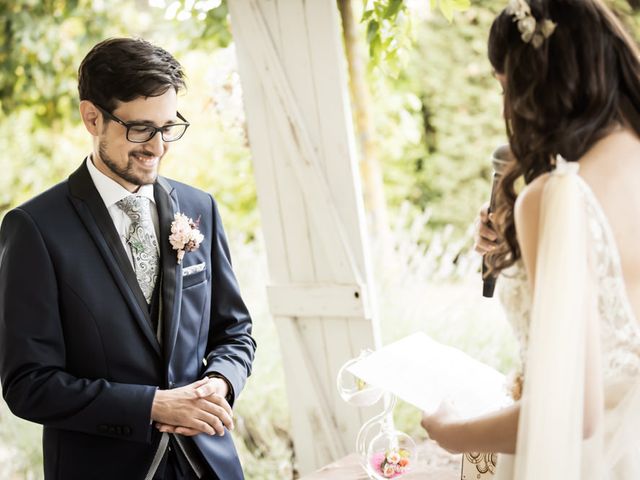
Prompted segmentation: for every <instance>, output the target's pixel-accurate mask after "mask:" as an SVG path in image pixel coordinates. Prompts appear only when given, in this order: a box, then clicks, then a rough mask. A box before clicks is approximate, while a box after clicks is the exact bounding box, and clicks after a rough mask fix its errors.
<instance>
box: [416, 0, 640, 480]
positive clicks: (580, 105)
mask: <svg viewBox="0 0 640 480" xmlns="http://www.w3.org/2000/svg"><path fill="white" fill-rule="evenodd" d="M489 59H490V61H491V63H492V65H493V67H494V69H495V75H496V77H497V79H498V80H499V82H500V84H501V85H502V88H503V90H504V114H505V119H506V125H507V132H508V136H509V143H510V146H511V150H512V152H513V154H514V157H515V159H516V160H514V161H513V162H512V163H511V164H510V167H509V169H508V171H507V172H506V173H505V174H504V176H503V177H502V181H501V185H500V191H499V197H498V198H499V204H498V208H497V210H496V212H495V218H494V224H495V225H496V229H497V232H498V239H497V242H496V243H495V248H492V249H491V251H490V252H489V253H488V254H487V259H488V262H489V264H490V265H491V268H492V269H493V271H494V272H496V273H498V272H500V273H501V275H500V283H501V290H502V293H501V297H502V300H503V303H504V305H505V309H506V311H507V316H508V318H509V320H510V322H511V323H512V325H513V328H514V331H515V332H516V335H517V337H518V339H519V341H520V346H521V352H522V364H523V375H522V382H521V384H522V385H523V388H522V395H521V396H520V394H519V393H518V392H516V394H515V395H514V400H515V402H514V403H513V405H512V406H510V407H508V408H505V409H503V410H500V411H496V412H494V413H491V414H488V415H485V416H482V417H479V418H476V419H472V420H465V421H460V420H456V418H455V416H454V414H453V413H452V412H451V411H450V410H449V409H448V407H446V406H443V407H441V408H440V409H439V410H438V411H437V412H435V413H433V414H429V415H427V414H425V416H424V417H423V420H422V425H423V427H424V428H425V429H426V430H427V432H428V434H429V436H430V437H431V438H432V439H434V440H436V441H437V442H438V443H440V444H441V445H442V446H443V447H444V448H446V449H448V450H451V451H458V452H465V451H466V452H498V453H500V455H499V457H498V467H497V472H496V478H498V479H500V480H503V479H504V480H506V479H516V480H542V479H543V480H555V479H557V480H560V479H562V480H578V479H581V480H582V479H598V480H600V479H607V480H623V479H624V480H628V479H638V478H640V449H639V447H640V433H639V432H640V324H639V323H638V319H640V248H638V247H639V245H640V50H639V49H638V48H637V46H636V44H635V43H634V41H633V40H632V39H631V38H630V36H629V35H628V33H627V32H626V31H625V30H624V28H623V27H622V25H621V23H620V21H619V20H618V19H617V18H616V17H615V16H614V14H613V13H612V12H611V11H610V10H609V9H608V8H607V7H606V6H605V5H604V4H603V3H602V1H601V0H528V1H526V0H512V1H511V2H510V3H509V5H508V7H507V8H505V10H504V11H502V12H501V13H500V14H499V15H498V17H497V18H496V19H495V21H494V23H493V26H492V28H491V33H490V37H489ZM520 179H523V180H524V184H525V186H524V188H522V189H518V188H517V187H518V185H519V181H520ZM518 190H520V191H519V193H517V191H518ZM482 248H483V249H485V250H486V249H487V248H488V247H487V245H486V241H485V245H484V246H483V247H482ZM515 390H517V389H515Z"/></svg>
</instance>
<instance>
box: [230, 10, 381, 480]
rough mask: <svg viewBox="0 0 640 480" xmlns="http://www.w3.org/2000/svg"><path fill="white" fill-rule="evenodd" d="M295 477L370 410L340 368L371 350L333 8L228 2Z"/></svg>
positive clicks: (368, 286)
mask: <svg viewBox="0 0 640 480" xmlns="http://www.w3.org/2000/svg"><path fill="white" fill-rule="evenodd" d="M229 9H230V13H231V23H232V30H233V35H234V39H235V42H236V51H237V56H238V65H239V70H240V78H241V83H242V88H243V92H244V104H245V111H246V116H247V123H248V129H249V139H250V144H251V151H252V156H253V163H254V170H255V176H256V183H257V191H258V204H259V209H260V215H261V221H262V226H263V231H264V235H265V242H266V248H267V259H268V265H269V276H270V280H269V285H268V287H267V288H268V298H269V304H270V311H271V314H272V315H273V316H274V318H275V320H276V325H277V328H278V332H279V338H280V344H281V351H282V356H283V363H284V367H285V375H286V383H287V394H288V399H289V406H290V411H291V420H292V435H293V441H294V448H295V453H296V459H297V467H298V469H299V471H300V472H301V473H303V474H304V473H308V472H310V471H312V470H314V469H316V468H319V467H320V466H322V465H325V464H327V463H329V462H330V461H333V460H336V459H337V458H339V457H342V456H344V455H345V454H347V453H348V452H350V451H353V449H354V443H355V438H356V434H357V432H358V430H359V428H360V427H361V425H362V423H363V422H364V421H366V419H368V418H369V417H371V416H372V415H373V414H374V413H375V411H372V410H371V409H370V410H369V411H361V410H358V409H356V408H355V407H351V406H349V405H347V404H345V403H344V402H343V401H342V399H341V398H340V397H339V395H338V393H337V391H336V382H335V378H336V374H337V372H338V369H339V368H340V366H341V365H342V364H343V363H344V362H345V361H347V360H348V359H350V358H353V357H355V356H357V355H358V354H359V353H360V351H361V350H362V349H365V348H376V347H377V346H378V345H379V335H378V327H377V321H376V318H375V311H376V310H375V299H374V298H373V295H372V294H371V292H372V291H373V290H372V282H371V269H370V261H369V257H368V247H367V236H366V234H365V225H364V210H363V203H362V195H361V185H360V179H359V172H358V164H357V161H356V155H355V147H354V145H355V142H354V133H353V127H352V121H351V110H350V102H349V93H348V88H347V77H346V60H345V56H344V49H343V44H342V36H341V24H340V17H339V14H338V10H337V6H336V2H335V0H229Z"/></svg>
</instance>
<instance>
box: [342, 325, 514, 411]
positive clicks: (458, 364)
mask: <svg viewBox="0 0 640 480" xmlns="http://www.w3.org/2000/svg"><path fill="white" fill-rule="evenodd" d="M348 371H349V372H351V373H352V374H353V375H355V376H356V377H359V378H361V379H362V380H364V381H365V382H367V383H368V384H370V385H373V386H375V387H379V388H382V389H384V390H386V391H388V392H391V393H393V394H394V395H396V396H397V397H399V398H401V399H402V400H404V401H406V402H409V403H411V404H412V405H414V406H416V407H418V408H420V409H422V410H424V411H426V412H434V411H435V410H436V409H437V408H438V406H439V405H440V403H441V402H442V401H443V400H448V401H450V402H451V403H453V405H454V408H455V410H456V411H457V413H458V415H459V416H460V417H461V418H471V417H474V416H477V415H481V414H483V413H487V412H490V411H493V410H495V409H497V408H500V407H503V406H506V405H509V404H510V403H512V401H511V399H510V398H509V396H508V395H507V391H506V387H505V376H504V375H503V374H501V373H500V372H498V371H497V370H495V369H493V368H491V367H489V366H488V365H485V364H484V363H481V362H479V361H477V360H475V359H473V358H472V357H470V356H469V355H467V354H466V353H464V352H462V351H461V350H458V349H456V348H453V347H449V346H446V345H443V344H441V343H438V342H436V341H435V340H433V339H431V337H429V336H428V335H426V334H425V333H422V332H418V333H414V334H412V335H410V336H408V337H405V338H403V339H401V340H398V341H397V342H394V343H392V344H390V345H387V346H385V347H383V348H381V349H379V350H377V351H375V352H373V353H372V354H370V355H369V356H367V357H365V358H363V359H362V360H360V361H358V362H356V363H354V364H353V365H351V367H349V368H348Z"/></svg>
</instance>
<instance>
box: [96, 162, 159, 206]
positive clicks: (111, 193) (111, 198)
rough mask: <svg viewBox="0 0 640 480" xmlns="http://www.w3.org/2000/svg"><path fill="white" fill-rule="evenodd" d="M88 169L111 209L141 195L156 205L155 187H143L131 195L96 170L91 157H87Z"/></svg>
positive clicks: (105, 202)
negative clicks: (130, 196) (132, 196)
mask: <svg viewBox="0 0 640 480" xmlns="http://www.w3.org/2000/svg"><path fill="white" fill-rule="evenodd" d="M87 169H88V170H89V175H90V176H91V180H93V184H94V185H95V186H96V189H97V190H98V193H99V194H100V196H101V197H102V201H103V202H104V204H105V205H106V207H107V208H109V207H110V206H111V205H115V204H116V203H117V202H119V201H120V200H122V199H123V198H125V197H128V196H129V195H139V196H141V197H146V198H148V199H149V200H151V201H152V202H153V203H154V204H155V198H154V197H153V185H142V186H141V187H140V188H139V189H138V191H137V192H135V194H134V193H131V192H130V191H129V190H127V189H126V188H124V187H123V186H122V185H120V184H119V183H118V182H116V181H115V180H113V179H111V178H109V177H107V176H106V175H105V174H104V173H102V172H101V171H100V170H98V169H97V168H96V166H95V165H94V164H93V161H92V160H91V155H89V156H88V157H87Z"/></svg>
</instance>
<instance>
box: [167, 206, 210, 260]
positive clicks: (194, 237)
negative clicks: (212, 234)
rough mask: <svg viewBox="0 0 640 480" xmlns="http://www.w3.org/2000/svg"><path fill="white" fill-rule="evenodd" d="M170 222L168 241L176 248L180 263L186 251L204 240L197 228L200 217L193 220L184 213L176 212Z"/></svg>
mask: <svg viewBox="0 0 640 480" xmlns="http://www.w3.org/2000/svg"><path fill="white" fill-rule="evenodd" d="M173 218H174V220H173V222H171V235H169V242H170V243H171V246H172V247H173V249H174V250H177V252H178V253H177V260H178V263H182V259H183V258H184V254H185V253H186V252H193V251H194V250H197V249H198V248H199V247H200V243H202V241H203V240H204V235H202V234H201V233H200V230H198V226H199V224H200V218H199V217H198V219H197V220H196V221H195V222H194V221H193V220H191V219H190V218H189V217H187V216H186V215H185V214H184V213H176V214H175V215H174V217H173Z"/></svg>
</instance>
